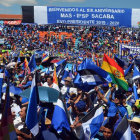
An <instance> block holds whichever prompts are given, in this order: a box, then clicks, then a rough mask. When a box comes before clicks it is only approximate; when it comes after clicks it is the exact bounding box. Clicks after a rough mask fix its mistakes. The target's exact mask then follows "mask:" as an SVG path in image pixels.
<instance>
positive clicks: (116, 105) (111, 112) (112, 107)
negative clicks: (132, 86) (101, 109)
mask: <svg viewBox="0 0 140 140" xmlns="http://www.w3.org/2000/svg"><path fill="white" fill-rule="evenodd" d="M95 90H96V92H97V93H98V95H99V97H100V98H101V99H102V100H103V101H104V102H105V103H106V104H107V105H108V106H109V108H108V115H107V116H108V117H115V116H116V114H117V113H119V116H120V117H123V116H124V115H127V117H128V112H127V109H126V108H125V107H124V105H123V94H122V91H121V90H117V91H115V99H114V100H113V99H112V97H111V98H110V99H106V98H105V97H104V95H103V94H102V93H101V92H100V91H99V88H98V87H96V88H95ZM112 93H113V92H111V94H112Z"/></svg>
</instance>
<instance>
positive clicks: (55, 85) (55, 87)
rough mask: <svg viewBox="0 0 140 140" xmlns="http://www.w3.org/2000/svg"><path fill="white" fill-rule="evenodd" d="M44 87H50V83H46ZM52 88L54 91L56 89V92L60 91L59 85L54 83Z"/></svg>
mask: <svg viewBox="0 0 140 140" xmlns="http://www.w3.org/2000/svg"><path fill="white" fill-rule="evenodd" d="M43 86H44V87H49V85H48V83H47V82H45V83H44V84H43ZM50 88H54V89H56V90H58V91H60V89H59V87H58V85H57V84H55V83H53V84H52V86H51V87H50Z"/></svg>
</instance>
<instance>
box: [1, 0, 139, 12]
mask: <svg viewBox="0 0 140 140" xmlns="http://www.w3.org/2000/svg"><path fill="white" fill-rule="evenodd" d="M25 5H27V6H29V5H30V6H31V5H32V6H34V5H37V6H59V7H99V8H102V7H105V8H140V0H0V14H22V11H21V6H25Z"/></svg>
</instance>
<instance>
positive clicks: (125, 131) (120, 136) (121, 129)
mask: <svg viewBox="0 0 140 140" xmlns="http://www.w3.org/2000/svg"><path fill="white" fill-rule="evenodd" d="M112 139H114V140H136V138H135V136H134V134H133V132H132V131H131V128H130V125H129V123H128V120H127V117H126V116H124V117H123V118H122V120H121V121H120V123H119V124H118V126H117V128H116V131H115V132H114V135H113V138H112Z"/></svg>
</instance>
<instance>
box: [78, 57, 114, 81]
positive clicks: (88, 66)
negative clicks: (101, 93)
mask: <svg viewBox="0 0 140 140" xmlns="http://www.w3.org/2000/svg"><path fill="white" fill-rule="evenodd" d="M80 70H90V71H92V73H95V74H96V75H99V76H100V77H102V78H104V79H105V80H106V81H107V82H112V79H111V77H110V75H109V74H108V73H107V72H106V71H104V70H103V69H101V68H100V67H98V66H97V65H95V64H94V63H93V62H92V60H91V59H85V60H84V61H83V62H82V63H81V64H80V65H79V67H78V72H79V71H80Z"/></svg>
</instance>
